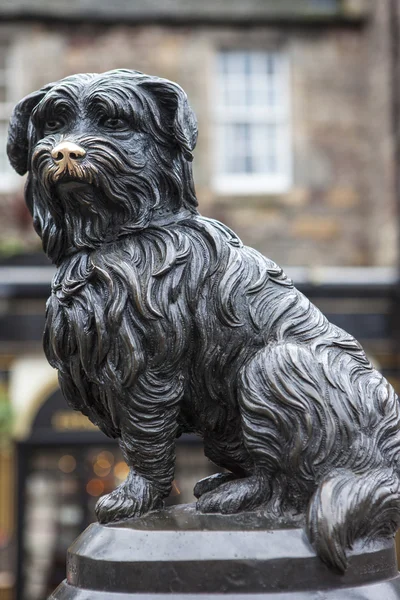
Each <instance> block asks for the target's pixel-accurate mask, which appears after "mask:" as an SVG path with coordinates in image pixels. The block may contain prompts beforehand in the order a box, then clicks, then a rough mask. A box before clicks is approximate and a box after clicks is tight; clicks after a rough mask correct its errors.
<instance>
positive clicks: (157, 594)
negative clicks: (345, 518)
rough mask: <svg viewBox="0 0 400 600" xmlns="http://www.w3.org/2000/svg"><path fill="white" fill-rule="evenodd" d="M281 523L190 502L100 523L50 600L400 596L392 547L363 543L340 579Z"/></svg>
mask: <svg viewBox="0 0 400 600" xmlns="http://www.w3.org/2000/svg"><path fill="white" fill-rule="evenodd" d="M274 523H275V527H276V521H275V522H274ZM280 526H281V528H280V529H272V528H271V527H272V523H271V520H270V519H269V518H268V516H267V515H266V514H264V513H263V512H262V511H258V512H254V513H244V514H240V515H233V516H225V515H199V514H197V513H196V512H195V509H194V506H193V505H182V506H176V507H172V508H169V509H166V510H162V511H157V512H154V513H150V514H149V515H146V516H145V517H142V518H141V519H133V520H131V521H127V522H122V523H118V524H114V525H112V526H104V525H99V524H97V523H95V524H93V525H90V526H89V527H88V528H87V529H86V531H84V532H83V533H82V534H81V535H80V537H79V538H78V539H77V540H76V541H75V542H74V543H73V544H72V546H71V547H70V549H69V550H68V561H67V579H66V581H64V582H63V583H62V584H61V585H60V586H59V587H58V588H57V590H56V591H55V592H54V593H53V594H52V595H51V596H50V599H49V600H142V599H143V600H145V599H146V600H150V599H154V600H156V599H157V600H164V599H165V600H166V599H167V598H169V599H170V598H174V599H175V600H190V599H193V600H205V599H207V600H210V599H213V600H218V599H219V598H220V596H219V594H225V595H228V596H229V597H230V598H235V599H237V600H238V599H242V600H255V599H258V600H263V599H265V600H339V599H340V600H397V599H400V576H399V573H398V571H397V565H396V556H395V549H394V542H393V541H383V542H379V543H378V542H376V543H374V544H372V545H368V546H365V545H364V546H363V545H358V546H356V547H355V548H354V549H353V550H352V551H351V552H350V553H349V557H350V560H349V568H348V570H347V572H346V574H345V575H338V574H335V573H333V572H332V571H331V570H330V569H328V567H326V566H325V565H324V564H323V563H322V562H321V561H320V560H319V559H318V558H317V557H316V556H315V553H314V551H313V549H312V547H311V546H310V545H309V543H308V541H307V538H306V536H305V534H304V531H303V530H302V529H301V528H299V527H294V526H293V524H289V523H282V524H280Z"/></svg>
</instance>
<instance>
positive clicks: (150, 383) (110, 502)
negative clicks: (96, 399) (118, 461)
mask: <svg viewBox="0 0 400 600" xmlns="http://www.w3.org/2000/svg"><path fill="white" fill-rule="evenodd" d="M181 397H182V378H181V377H176V376H175V377H173V378H169V379H168V378H165V379H164V378H163V379H162V380H161V379H160V378H158V377H154V376H152V374H151V373H148V374H146V375H145V376H144V377H142V378H141V380H140V381H139V382H138V384H137V385H136V386H135V388H134V390H133V391H132V393H130V394H129V397H128V398H127V400H125V401H124V406H123V407H122V406H121V413H122V415H121V439H120V446H121V450H122V452H123V454H124V458H125V460H126V462H127V464H128V466H129V468H130V471H129V474H128V477H127V478H126V480H125V481H124V482H123V483H122V484H121V485H120V486H119V487H117V488H116V489H115V490H114V491H113V492H111V493H110V494H107V495H105V496H102V498H100V500H99V501H98V502H97V505H96V515H97V518H98V520H99V521H100V523H109V522H112V521H119V520H121V519H128V518H131V517H137V516H140V515H143V514H144V513H147V512H149V511H150V510H153V509H156V508H159V507H160V506H162V504H163V499H164V498H165V497H166V496H168V494H169V493H170V490H171V485H172V481H173V477H174V468H175V438H176V433H177V418H178V413H179V403H180V399H181Z"/></svg>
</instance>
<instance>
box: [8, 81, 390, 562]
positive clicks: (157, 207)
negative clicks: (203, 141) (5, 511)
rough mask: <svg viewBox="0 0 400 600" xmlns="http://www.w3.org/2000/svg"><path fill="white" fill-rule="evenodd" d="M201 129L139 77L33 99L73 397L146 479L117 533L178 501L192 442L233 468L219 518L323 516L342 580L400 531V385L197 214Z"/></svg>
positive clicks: (14, 127)
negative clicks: (366, 544)
mask: <svg viewBox="0 0 400 600" xmlns="http://www.w3.org/2000/svg"><path fill="white" fill-rule="evenodd" d="M196 138H197V126H196V119H195V116H194V114H193V112H192V110H191V109H190V107H189V105H188V102H187V97H186V95H185V93H184V92H183V90H182V89H181V88H180V87H179V86H178V85H176V84H174V83H171V82H170V81H167V80H164V79H159V78H157V77H151V76H148V75H143V74H141V73H138V72H135V71H128V70H117V71H111V72H108V73H104V74H101V75H98V74H81V75H74V76H71V77H68V78H66V79H64V80H62V81H59V82H56V83H52V84H49V85H47V86H45V87H44V88H43V89H41V90H39V91H37V92H35V93H33V94H31V95H30V96H27V97H26V98H24V99H23V100H22V101H21V102H20V103H19V104H18V105H17V107H16V108H15V111H14V114H13V116H12V119H11V124H10V136H9V145H8V153H9V157H10V161H11V163H12V165H13V166H14V168H15V169H16V171H17V172H18V173H20V174H21V175H22V174H24V173H25V172H26V171H28V172H29V176H28V181H27V186H26V201H27V204H28V206H29V208H30V210H31V212H32V215H33V221H34V225H35V228H36V231H37V232H38V234H39V235H40V237H41V238H42V242H43V248H44V250H45V252H46V253H47V255H48V256H49V257H50V258H51V259H52V260H53V262H54V263H55V264H56V265H57V274H56V276H55V278H54V281H53V288H52V295H51V297H50V299H49V301H48V305H47V321H46V330H45V334H44V347H45V351H46V355H47V357H48V360H49V362H50V364H51V365H52V366H53V367H55V368H57V369H58V371H59V378H60V385H61V388H62V391H63V393H64V395H65V397H66V399H67V401H68V402H69V403H70V405H71V406H73V407H74V408H76V409H77V410H81V411H82V412H83V413H84V414H86V415H87V416H88V417H89V418H90V419H91V420H92V421H93V422H94V423H96V424H97V425H98V426H99V427H100V428H101V429H102V430H103V431H104V432H105V433H106V434H107V435H109V436H111V437H114V438H116V439H118V441H119V443H120V446H121V449H122V451H123V453H124V456H125V459H126V461H127V463H128V465H129V466H130V474H129V476H128V478H127V479H126V481H125V482H124V483H123V484H122V485H120V486H119V487H118V488H117V489H116V490H115V491H113V492H112V493H111V494H109V495H106V496H103V497H102V498H101V499H100V500H99V502H98V504H97V516H98V519H99V521H100V522H101V523H109V522H115V521H118V520H121V519H128V518H132V517H137V516H140V515H143V514H145V513H147V512H149V511H151V510H153V509H156V508H159V507H161V506H162V503H163V499H164V498H165V497H166V496H167V495H168V493H169V491H170V489H171V483H172V479H173V473H174V445H175V438H176V437H177V436H179V435H180V434H181V433H183V432H195V433H197V434H199V435H200V436H202V438H203V439H204V448H205V454H206V456H208V457H209V458H210V459H211V460H212V461H214V462H215V463H216V464H217V465H219V466H220V467H221V468H223V469H226V470H227V471H228V472H226V473H223V474H220V475H217V476H213V477H210V478H208V479H206V480H203V481H200V482H199V483H198V484H197V485H196V487H195V495H196V497H197V498H198V502H197V510H198V511H199V512H201V513H224V514H231V513H239V512H241V511H251V510H254V509H256V508H258V507H261V506H262V507H263V510H265V511H266V512H267V513H268V514H269V515H270V516H271V518H273V519H274V522H275V523H276V524H277V526H278V525H279V521H280V519H289V518H293V516H294V515H297V516H298V518H299V519H300V521H301V519H303V518H304V520H305V528H306V532H307V535H308V538H309V540H310V542H311V543H312V544H313V546H314V548H315V551H316V553H317V554H318V556H319V557H320V558H321V559H322V560H323V561H324V562H325V563H326V564H327V565H329V566H330V568H333V569H334V570H336V571H337V572H340V573H344V572H345V571H346V568H347V565H348V550H349V548H351V547H352V546H353V545H354V543H355V542H356V541H357V540H364V541H368V540H373V541H377V540H381V539H382V540H383V539H385V538H390V537H391V536H393V534H394V532H395V530H396V529H397V527H398V525H399V522H400V480H399V459H400V455H399V449H400V430H399V425H400V419H399V405H398V399H397V396H396V394H395V392H394V390H393V388H392V387H391V386H390V385H389V384H388V382H387V381H386V380H385V379H384V378H383V377H382V375H381V374H380V373H378V372H377V371H376V370H375V369H374V368H373V366H372V365H371V364H370V362H369V361H368V359H367V357H366V356H365V354H364V352H363V350H362V348H361V347H360V345H359V343H358V342H357V341H356V340H354V339H353V338H352V337H351V336H350V335H348V334H347V333H345V332H344V331H342V330H341V329H339V328H338V327H336V326H334V325H332V324H331V323H329V322H328V321H327V319H326V318H325V317H324V316H323V315H322V314H321V313H320V312H319V310H318V309H317V308H316V307H315V306H313V305H312V304H311V303H310V302H309V301H308V300H307V298H305V297H304V296H303V295H302V294H301V293H300V292H298V291H297V290H296V288H295V287H294V286H293V283H292V282H291V281H290V279H288V278H287V277H286V276H285V274H284V273H283V271H282V269H280V268H279V267H278V266H277V265H276V264H275V263H274V262H272V261H271V260H269V259H267V258H264V257H263V256H262V255H260V254H259V253H258V252H256V251H255V250H253V249H251V248H248V247H246V246H243V244H242V243H241V241H240V240H239V239H238V238H237V236H236V235H235V234H234V233H233V232H232V231H231V230H230V229H228V228H227V227H226V226H225V225H222V224H221V223H219V222H217V221H214V220H210V219H206V218H204V217H202V216H200V214H199V213H198V211H197V200H196V196H195V191H194V185H193V178H192V169H191V161H192V158H193V155H192V152H193V149H194V147H195V143H196Z"/></svg>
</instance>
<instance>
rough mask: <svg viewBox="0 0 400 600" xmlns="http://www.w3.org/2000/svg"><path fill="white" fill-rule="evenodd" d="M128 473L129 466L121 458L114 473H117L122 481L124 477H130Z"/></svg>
mask: <svg viewBox="0 0 400 600" xmlns="http://www.w3.org/2000/svg"><path fill="white" fill-rule="evenodd" d="M128 473H129V467H128V465H127V464H126V463H125V462H124V461H123V460H121V461H120V462H118V463H117V464H116V465H115V467H114V475H115V477H117V479H120V480H121V481H123V480H124V479H126V478H127V477H128Z"/></svg>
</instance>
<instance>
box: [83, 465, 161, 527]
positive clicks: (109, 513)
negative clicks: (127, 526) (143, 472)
mask: <svg viewBox="0 0 400 600" xmlns="http://www.w3.org/2000/svg"><path fill="white" fill-rule="evenodd" d="M162 505H163V501H162V497H161V495H160V493H159V492H158V490H157V489H156V488H155V487H154V486H153V485H152V484H151V483H150V481H147V480H146V479H144V478H143V477H140V475H137V474H136V473H134V472H133V471H130V472H129V475H128V477H127V478H126V480H125V481H124V482H123V483H121V485H119V486H118V487H117V488H116V489H115V490H114V491H113V492H111V493H110V494H106V495H105V496H102V497H101V498H100V499H99V500H98V502H97V504H96V509H95V510H96V516H97V520H98V521H99V523H112V522H114V521H121V520H123V519H131V518H133V517H140V516H141V515H143V514H145V513H147V512H149V511H150V510H153V509H155V508H160V507H161V506H162Z"/></svg>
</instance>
